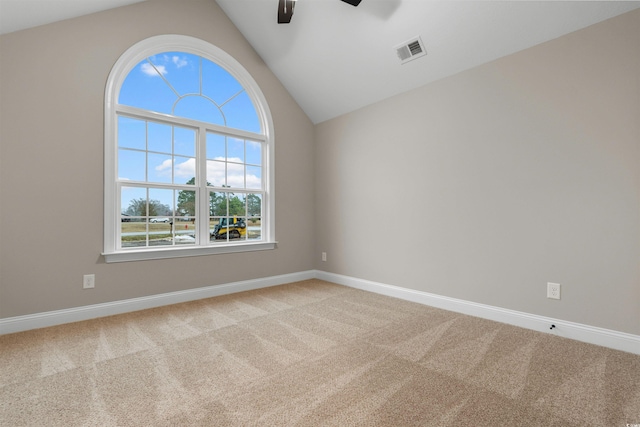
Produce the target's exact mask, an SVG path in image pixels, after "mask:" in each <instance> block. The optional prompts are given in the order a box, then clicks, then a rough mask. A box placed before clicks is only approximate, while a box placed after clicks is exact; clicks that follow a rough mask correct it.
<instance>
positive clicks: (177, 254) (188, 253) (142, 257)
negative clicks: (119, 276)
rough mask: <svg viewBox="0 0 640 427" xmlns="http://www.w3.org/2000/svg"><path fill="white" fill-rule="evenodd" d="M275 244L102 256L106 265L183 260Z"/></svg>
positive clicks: (271, 247) (274, 244) (146, 250)
mask: <svg viewBox="0 0 640 427" xmlns="http://www.w3.org/2000/svg"><path fill="white" fill-rule="evenodd" d="M276 244H277V242H260V243H240V244H236V245H225V246H207V247H204V246H197V247H193V246H191V247H182V248H176V247H171V248H157V249H155V248H154V249H144V250H140V249H137V250H130V251H127V250H123V251H119V252H105V253H103V254H102V255H103V256H104V260H105V262H106V263H107V264H110V263H114V262H128V261H147V260H152V259H169V258H184V257H192V256H204V255H216V254H232V253H240V252H253V251H265V250H270V249H275V248H276Z"/></svg>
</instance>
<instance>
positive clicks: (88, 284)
mask: <svg viewBox="0 0 640 427" xmlns="http://www.w3.org/2000/svg"><path fill="white" fill-rule="evenodd" d="M95 287H96V275H95V274H85V275H84V276H83V277H82V288H83V289H93V288H95Z"/></svg>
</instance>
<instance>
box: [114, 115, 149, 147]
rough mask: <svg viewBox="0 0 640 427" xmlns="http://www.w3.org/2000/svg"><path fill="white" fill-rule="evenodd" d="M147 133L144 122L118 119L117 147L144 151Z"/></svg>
mask: <svg viewBox="0 0 640 427" xmlns="http://www.w3.org/2000/svg"><path fill="white" fill-rule="evenodd" d="M146 141H147V133H146V128H145V121H144V120H137V119H132V118H129V117H122V116H120V117H118V146H119V147H126V148H136V149H138V150H146V148H147V146H146V144H147V142H146Z"/></svg>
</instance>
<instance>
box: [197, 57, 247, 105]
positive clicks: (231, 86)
mask: <svg viewBox="0 0 640 427" xmlns="http://www.w3.org/2000/svg"><path fill="white" fill-rule="evenodd" d="M241 90H242V86H241V85H240V83H238V81H237V80H236V79H235V78H234V77H233V76H232V75H231V74H229V73H228V72H227V71H226V70H225V69H224V68H222V67H220V66H219V65H217V64H214V63H213V62H211V61H209V60H206V59H204V60H203V61H202V94H203V95H205V96H208V97H209V98H211V99H213V100H214V101H215V102H216V103H217V104H218V105H222V104H223V103H225V102H226V101H227V100H229V98H231V97H232V96H233V95H235V94H237V93H238V92H240V91H241Z"/></svg>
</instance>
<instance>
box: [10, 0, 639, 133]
mask: <svg viewBox="0 0 640 427" xmlns="http://www.w3.org/2000/svg"><path fill="white" fill-rule="evenodd" d="M138 1H140V0H0V34H5V33H10V32H13V31H18V30H21V29H25V28H29V27H34V26H38V25H43V24H47V23H51V22H55V21H59V20H62V19H67V18H73V17H76V16H81V15H86V14H89V13H93V12H98V11H101V10H106V9H110V8H113V7H119V6H123V5H127V4H132V3H137V2H138ZM176 1H178V0H176ZM216 2H217V3H218V4H219V5H220V7H222V9H223V10H224V11H225V13H226V14H227V15H228V16H229V18H230V19H231V20H232V21H233V22H234V24H235V25H236V26H237V27H238V29H239V30H240V31H241V32H242V33H243V34H244V36H245V37H246V38H247V40H248V41H249V43H251V45H252V46H253V47H254V49H255V50H256V51H257V52H258V54H259V55H260V56H261V57H262V59H263V60H264V61H265V62H266V64H267V65H268V66H269V68H270V69H271V70H272V71H273V72H274V73H275V74H276V76H277V77H278V78H279V79H280V81H281V82H282V83H283V84H284V86H285V87H286V88H287V89H288V90H289V92H290V93H291V95H292V96H293V97H294V98H295V100H296V101H297V102H298V104H299V105H300V106H301V107H302V108H303V109H304V111H305V112H306V113H307V115H308V116H309V117H310V118H311V120H312V121H313V122H314V123H319V122H322V121H325V120H328V119H330V118H333V117H337V116H339V115H341V114H344V113H347V112H350V111H353V110H356V109H358V108H361V107H363V106H366V105H369V104H371V103H374V102H376V101H379V100H382V99H385V98H388V97H390V96H393V95H396V94H398V93H402V92H405V91H407V90H410V89H413V88H416V87H419V86H422V85H424V84H426V83H429V82H432V81H435V80H438V79H441V78H443V77H446V76H449V75H452V74H455V73H458V72H460V71H463V70H466V69H469V68H472V67H475V66H477V65H480V64H483V63H486V62H489V61H492V60H494V59H497V58H500V57H502V56H505V55H508V54H511V53H514V52H517V51H519V50H522V49H526V48H528V47H531V46H534V45H536V44H539V43H542V42H545V41H547V40H551V39H554V38H557V37H560V36H562V35H564V34H567V33H570V32H572V31H576V30H578V29H581V28H584V27H587V26H589V25H592V24H594V23H597V22H600V21H602V20H605V19H608V18H611V17H613V16H616V15H619V14H622V13H625V12H628V11H630V10H632V9H636V8H638V7H640V1H620V2H616V1H486V0H475V1H459V0H362V3H360V6H358V7H353V6H351V5H348V4H346V3H343V2H341V1H339V0H299V1H298V2H297V5H296V8H295V13H294V15H293V18H292V20H291V23H290V24H287V25H278V24H277V23H276V16H277V4H278V0H216ZM415 36H420V37H421V38H422V41H423V42H424V44H425V47H426V49H427V52H428V54H427V56H424V57H422V58H418V59H416V60H414V61H411V62H408V63H406V64H404V65H401V64H400V61H399V60H398V58H397V56H396V51H395V49H394V47H395V46H397V45H398V44H400V43H402V42H405V41H407V40H409V39H411V38H413V37H415Z"/></svg>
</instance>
